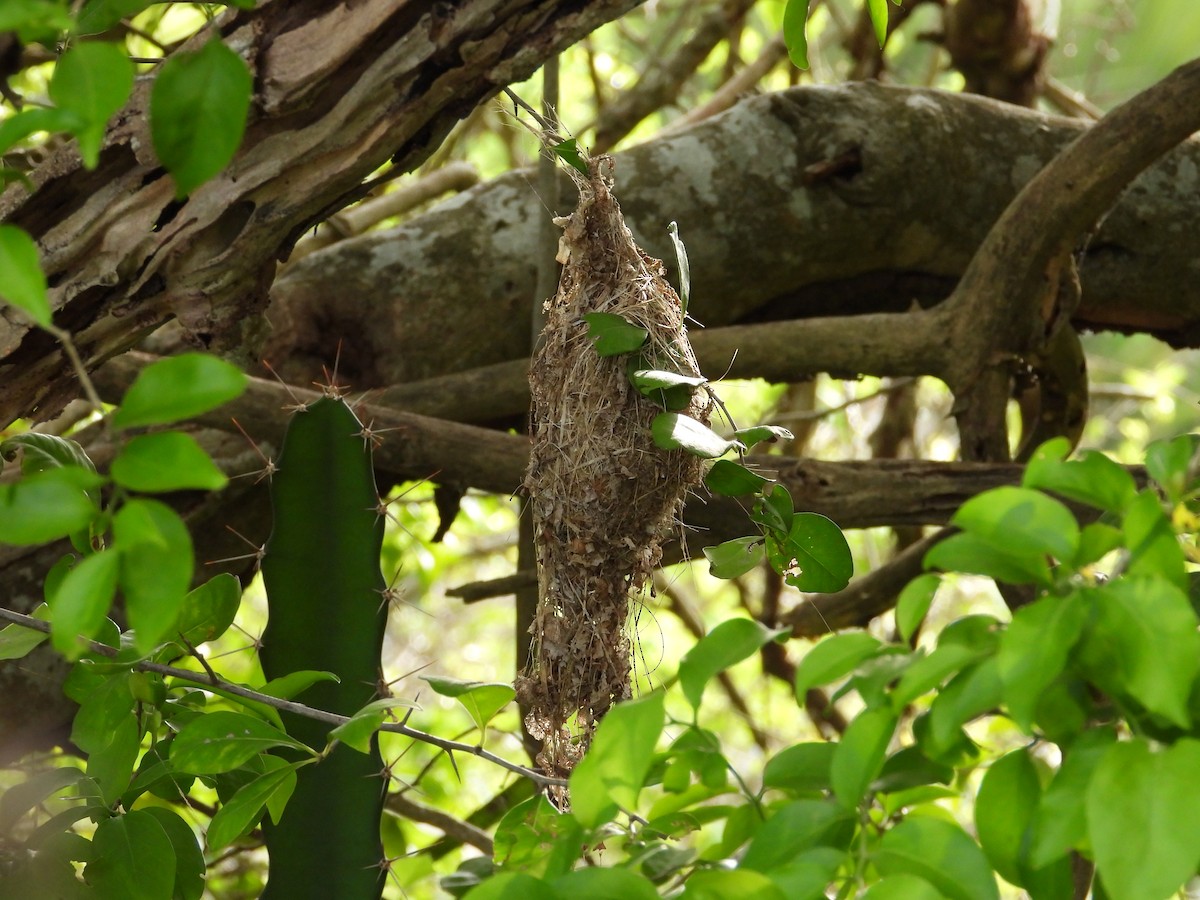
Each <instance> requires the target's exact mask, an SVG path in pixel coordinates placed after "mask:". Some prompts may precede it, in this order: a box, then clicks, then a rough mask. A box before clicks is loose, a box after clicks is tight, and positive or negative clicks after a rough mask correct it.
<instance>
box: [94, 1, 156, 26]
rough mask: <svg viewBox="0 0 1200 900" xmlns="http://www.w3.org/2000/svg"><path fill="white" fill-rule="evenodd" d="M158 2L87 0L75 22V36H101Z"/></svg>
mask: <svg viewBox="0 0 1200 900" xmlns="http://www.w3.org/2000/svg"><path fill="white" fill-rule="evenodd" d="M156 2H158V0H88V2H86V3H84V4H83V9H81V10H80V11H79V16H78V18H77V20H76V28H75V31H76V34H80V35H84V34H103V33H104V32H106V31H108V29H110V28H112V27H113V26H114V25H116V24H117V23H118V22H120V21H121V20H122V19H132V18H133V17H134V16H136V15H137V14H138V13H140V12H142V11H143V10H145V9H146V8H147V7H150V6H153V5H154V4H155V3H156Z"/></svg>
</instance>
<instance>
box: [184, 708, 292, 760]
mask: <svg viewBox="0 0 1200 900" xmlns="http://www.w3.org/2000/svg"><path fill="white" fill-rule="evenodd" d="M272 747H293V748H295V749H297V750H302V751H304V752H305V753H308V754H310V755H311V754H313V751H312V750H310V749H309V748H308V747H306V746H305V745H304V744H302V743H300V742H299V741H297V740H295V739H294V738H292V737H289V736H288V735H286V734H284V733H283V732H282V731H280V730H279V729H278V728H274V727H273V726H271V725H268V724H267V723H266V722H264V721H263V720H262V719H257V718H255V717H254V716H247V715H245V714H244V713H235V712H226V711H223V710H222V711H218V712H210V713H205V714H204V715H202V716H200V717H198V718H196V719H193V720H192V721H191V722H189V723H188V724H187V725H185V726H184V727H183V729H182V730H181V731H180V732H179V734H177V735H176V736H175V740H174V742H173V743H172V744H171V766H172V767H173V768H174V769H175V771H177V772H188V773H192V774H195V775H217V774H220V773H221V772H232V771H233V770H234V769H236V768H238V767H239V766H241V765H244V764H245V763H247V762H249V761H250V760H251V759H253V758H254V757H255V756H257V755H258V754H259V753H262V752H263V751H264V750H270V749H271V748H272Z"/></svg>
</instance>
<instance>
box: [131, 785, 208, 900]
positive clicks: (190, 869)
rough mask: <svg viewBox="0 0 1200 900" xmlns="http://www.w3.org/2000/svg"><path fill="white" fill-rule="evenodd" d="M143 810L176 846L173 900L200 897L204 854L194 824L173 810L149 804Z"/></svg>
mask: <svg viewBox="0 0 1200 900" xmlns="http://www.w3.org/2000/svg"><path fill="white" fill-rule="evenodd" d="M144 811H145V812H147V813H149V814H150V815H151V816H153V817H154V818H155V819H156V820H157V821H158V824H159V825H160V826H162V830H163V831H164V832H165V833H166V835H167V839H168V840H169V841H170V842H171V847H172V848H173V849H174V850H175V889H174V893H173V894H172V895H171V896H172V900H200V898H201V897H203V896H204V872H205V865H204V854H203V853H202V852H200V844H199V843H198V842H197V841H196V834H195V832H193V831H192V826H191V825H189V824H188V823H187V822H185V821H184V820H183V819H182V818H180V816H179V814H178V813H176V812H175V811H174V810H170V809H165V808H163V807H161V806H147V807H145V808H144Z"/></svg>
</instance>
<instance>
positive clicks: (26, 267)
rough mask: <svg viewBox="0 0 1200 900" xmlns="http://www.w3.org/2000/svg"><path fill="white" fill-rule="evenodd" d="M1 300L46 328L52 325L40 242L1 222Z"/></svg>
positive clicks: (13, 226)
mask: <svg viewBox="0 0 1200 900" xmlns="http://www.w3.org/2000/svg"><path fill="white" fill-rule="evenodd" d="M0 300H6V301H8V302H9V303H11V304H12V305H13V306H15V307H17V308H18V309H20V310H21V311H22V312H24V313H25V314H26V315H28V316H29V318H31V319H32V320H33V321H34V323H35V324H37V325H41V326H42V327H43V328H44V327H46V326H47V325H49V324H50V300H49V298H48V297H47V295H46V276H45V274H44V273H43V272H42V264H41V262H40V260H39V259H38V248H37V244H35V243H34V242H33V238H31V237H30V236H29V235H28V234H26V233H25V232H24V231H22V230H21V229H20V228H17V227H16V226H15V225H0Z"/></svg>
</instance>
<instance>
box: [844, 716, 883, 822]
mask: <svg viewBox="0 0 1200 900" xmlns="http://www.w3.org/2000/svg"><path fill="white" fill-rule="evenodd" d="M895 730H896V716H895V715H894V714H893V713H892V711H891V710H889V709H866V710H863V711H862V712H860V713H859V714H858V715H857V716H856V717H855V719H854V721H853V722H851V723H850V726H849V727H848V728H847V729H846V733H845V734H844V735H842V739H841V740H840V741H839V742H838V744H837V749H836V750H835V751H834V753H833V762H832V764H831V766H830V770H829V779H830V782H831V783H832V785H833V794H834V796H835V797H837V799H838V800H839V801H840V802H841V804H842V806H844V807H845V808H847V809H850V810H853V809H855V808H856V807H857V806H858V803H859V801H860V800H862V798H863V797H864V796H865V795H866V793H867V786H868V785H870V783H871V782H872V781H874V780H875V777H876V776H877V775H878V774H879V771H880V769H881V768H882V767H883V760H884V757H885V756H886V755H887V748H888V744H889V743H890V742H891V740H892V734H893V733H894V732H895Z"/></svg>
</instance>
